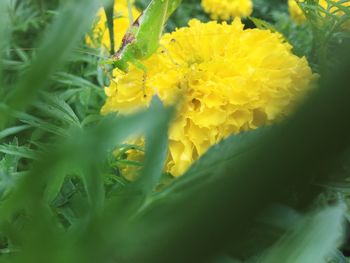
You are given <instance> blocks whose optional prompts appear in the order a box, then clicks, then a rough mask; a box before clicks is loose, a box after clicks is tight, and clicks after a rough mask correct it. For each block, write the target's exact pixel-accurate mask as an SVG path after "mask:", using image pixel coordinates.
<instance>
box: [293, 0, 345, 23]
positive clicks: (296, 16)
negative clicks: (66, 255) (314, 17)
mask: <svg viewBox="0 0 350 263" xmlns="http://www.w3.org/2000/svg"><path fill="white" fill-rule="evenodd" d="M339 1H341V0H334V2H339ZM297 2H300V3H303V2H304V0H299V1H296V0H288V7H289V13H290V16H291V17H292V19H293V20H294V21H295V22H297V23H299V24H300V23H303V22H305V21H306V17H305V14H304V12H303V11H302V10H301V8H300V7H299V5H298V3H297ZM318 4H319V5H320V6H321V7H323V8H324V9H326V10H327V9H328V8H329V7H330V6H329V5H328V3H327V1H326V0H319V2H318ZM342 6H347V7H349V6H350V2H345V3H342ZM330 11H331V12H337V15H338V16H342V15H344V12H342V11H340V10H338V8H337V7H335V6H334V7H332V8H331V9H330ZM349 11H350V10H349ZM322 15H324V14H322Z"/></svg>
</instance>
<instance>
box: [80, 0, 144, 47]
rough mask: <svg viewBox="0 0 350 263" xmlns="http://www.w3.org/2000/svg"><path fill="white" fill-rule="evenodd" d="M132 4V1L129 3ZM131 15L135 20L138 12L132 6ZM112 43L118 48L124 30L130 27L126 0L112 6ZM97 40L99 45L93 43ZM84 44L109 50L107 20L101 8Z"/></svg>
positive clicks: (118, 1) (119, 0)
mask: <svg viewBox="0 0 350 263" xmlns="http://www.w3.org/2000/svg"><path fill="white" fill-rule="evenodd" d="M131 2H134V1H131ZM132 15H133V17H134V19H136V18H137V17H138V16H139V15H140V12H139V11H138V10H137V9H136V8H135V7H134V6H133V7H132ZM113 25H114V41H115V47H116V48H118V47H119V46H120V44H121V42H122V39H123V37H124V34H125V32H126V30H127V29H128V28H129V26H130V22H129V13H128V4H127V0H117V1H115V4H114V24H113ZM96 40H99V43H96V42H95V41H96ZM86 42H87V43H88V44H89V45H91V46H96V45H97V46H103V47H104V48H105V49H106V50H110V46H111V45H110V37H109V31H108V26H107V18H106V14H105V11H104V9H103V8H100V10H99V11H98V14H97V22H96V24H95V26H94V28H93V31H92V36H91V37H90V36H87V37H86Z"/></svg>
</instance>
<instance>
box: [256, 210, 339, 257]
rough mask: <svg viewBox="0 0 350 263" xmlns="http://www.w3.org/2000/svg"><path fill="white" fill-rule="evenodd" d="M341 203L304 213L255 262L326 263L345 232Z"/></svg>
mask: <svg viewBox="0 0 350 263" xmlns="http://www.w3.org/2000/svg"><path fill="white" fill-rule="evenodd" d="M344 212H345V207H344V205H341V206H337V207H328V208H325V209H324V210H321V211H317V212H315V213H313V214H311V215H307V216H305V217H304V218H303V219H302V220H300V222H299V223H297V224H296V225H295V226H293V228H292V230H291V231H290V232H289V233H287V234H286V235H285V236H284V237H283V238H282V239H281V240H280V241H279V242H278V243H277V244H276V245H274V246H273V247H272V248H270V249H269V250H268V251H267V252H265V254H264V255H262V256H261V258H260V259H258V260H257V261H256V262H259V263H280V262H281V259H283V262H285V263H305V262H319V263H322V262H323V263H328V262H329V261H328V259H329V257H330V256H331V255H332V254H333V252H334V251H336V250H337V248H338V246H339V245H340V243H341V242H342V239H343V235H344Z"/></svg>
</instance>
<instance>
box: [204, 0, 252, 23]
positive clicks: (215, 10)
mask: <svg viewBox="0 0 350 263" xmlns="http://www.w3.org/2000/svg"><path fill="white" fill-rule="evenodd" d="M202 7H203V9H204V11H205V12H207V13H208V14H210V16H211V18H212V19H221V20H229V19H232V18H234V17H246V16H249V15H250V14H251V13H252V12H253V2H252V1H251V0H202Z"/></svg>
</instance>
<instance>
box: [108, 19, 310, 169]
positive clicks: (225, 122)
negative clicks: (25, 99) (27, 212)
mask: <svg viewBox="0 0 350 263" xmlns="http://www.w3.org/2000/svg"><path fill="white" fill-rule="evenodd" d="M243 27H244V25H243V24H242V22H241V21H240V19H238V18H237V19H235V20H234V22H233V23H232V24H226V23H223V24H219V23H217V22H214V21H212V22H209V23H201V22H200V21H198V20H191V21H190V22H189V26H188V27H184V28H180V29H177V30H176V31H175V32H173V33H171V34H165V35H164V36H163V37H162V39H161V44H162V47H161V48H159V50H158V52H157V53H155V54H154V55H152V56H151V57H150V58H149V59H147V60H145V61H142V63H143V64H144V65H145V66H146V67H147V69H148V73H147V78H146V80H145V81H143V72H142V71H141V70H139V69H137V68H135V67H134V66H131V67H130V71H129V72H128V73H126V74H125V73H122V72H120V71H119V70H115V71H114V75H115V82H116V83H117V84H116V83H111V86H110V87H108V88H106V89H105V92H106V94H107V101H106V103H105V105H104V106H103V108H102V113H104V114H106V113H109V112H115V111H118V112H120V113H124V114H126V113H129V112H133V111H136V110H140V109H142V108H145V107H147V106H148V105H149V103H150V100H151V98H152V96H154V95H157V96H159V98H160V99H161V100H162V101H163V103H164V104H166V105H171V104H174V103H175V102H177V101H179V98H181V100H180V101H181V103H180V104H178V108H177V115H176V117H175V120H174V121H173V123H172V125H171V127H170V131H169V153H168V160H167V164H166V167H165V170H166V171H168V172H169V173H171V174H172V175H174V176H179V175H181V174H183V173H184V172H185V171H186V170H187V169H188V167H189V166H190V165H191V164H192V163H193V161H195V160H197V159H198V158H199V157H200V156H201V155H203V154H204V153H205V152H206V151H207V149H208V148H209V147H210V146H212V145H214V144H216V143H218V142H219V141H221V140H222V139H224V138H226V137H227V136H229V135H231V134H237V133H239V132H242V131H247V130H252V129H256V128H258V127H260V126H262V125H265V124H269V123H271V122H273V121H275V120H277V119H280V118H282V117H284V116H286V115H288V114H289V113H290V111H291V110H292V109H293V107H294V106H295V105H296V102H297V101H298V100H299V99H300V98H301V97H302V96H303V95H304V94H305V92H306V91H307V90H308V89H309V87H310V83H311V81H312V80H313V78H314V75H313V73H312V71H311V69H310V67H309V65H308V62H307V61H306V59H305V58H299V57H297V56H295V55H294V54H293V53H292V51H291V49H292V47H291V45H289V44H288V43H286V42H285V41H284V39H283V37H282V36H281V35H280V34H278V33H272V32H270V31H268V30H261V29H247V30H244V29H243ZM164 47H165V49H164ZM145 95H146V96H145Z"/></svg>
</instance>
